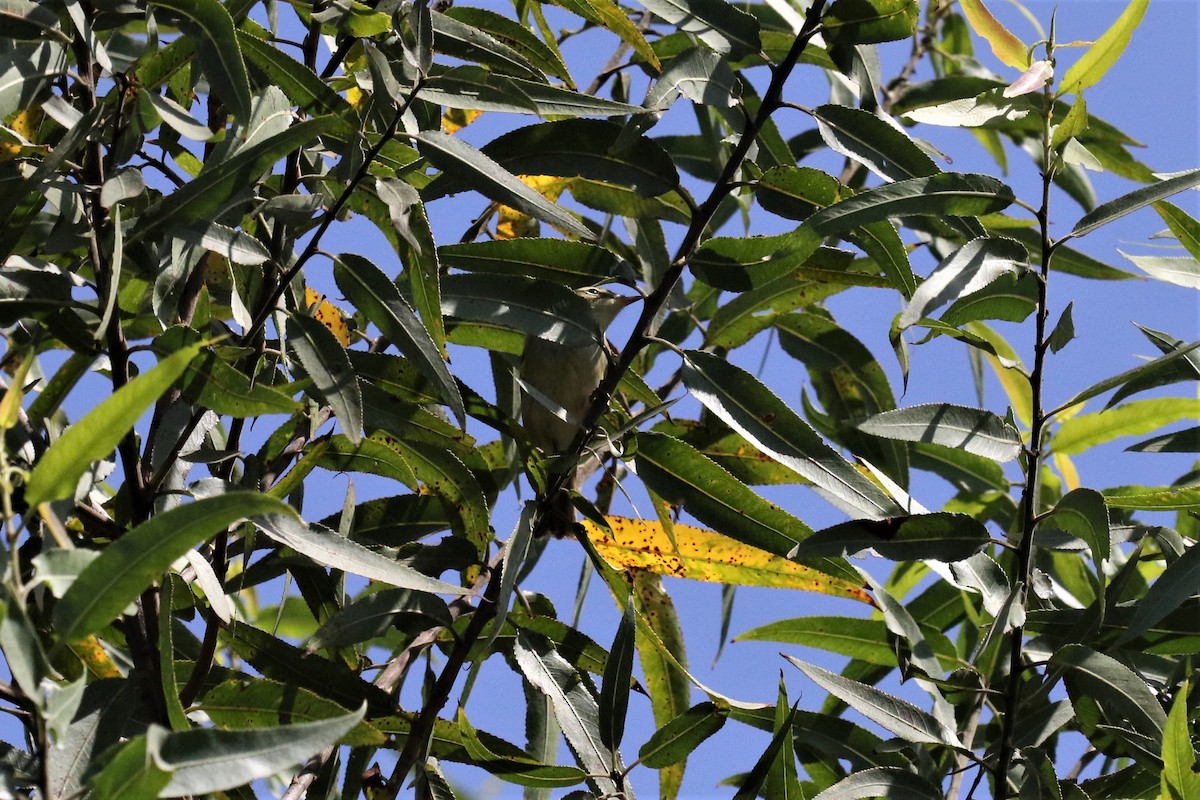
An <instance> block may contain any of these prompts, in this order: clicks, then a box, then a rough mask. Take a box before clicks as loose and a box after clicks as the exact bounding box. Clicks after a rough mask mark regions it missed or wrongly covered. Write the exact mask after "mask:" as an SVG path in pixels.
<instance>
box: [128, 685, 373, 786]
mask: <svg viewBox="0 0 1200 800" xmlns="http://www.w3.org/2000/svg"><path fill="white" fill-rule="evenodd" d="M365 711H366V706H365V705H364V706H363V707H361V708H359V710H358V711H352V712H350V713H349V714H344V715H341V716H338V717H332V718H329V719H323V720H319V721H317V722H302V723H298V724H295V725H280V726H278V727H273V728H262V729H253V730H242V731H221V730H214V729H212V728H201V729H197V730H190V731H181V732H177V733H171V732H169V731H168V730H167V729H165V728H160V727H159V726H157V725H151V726H150V729H149V730H148V731H147V732H146V745H147V748H146V749H147V750H148V752H149V754H150V758H151V760H152V761H153V763H154V765H155V766H157V767H158V768H159V769H161V770H164V771H166V772H168V773H170V775H171V780H170V782H169V783H168V784H167V786H166V788H164V789H163V790H162V791H161V793H160V796H162V797H181V796H183V795H195V794H203V793H205V792H219V791H221V790H223V789H233V788H235V787H237V786H241V785H243V784H247V783H250V782H251V781H255V780H258V779H260V778H266V777H268V776H270V775H274V774H275V773H277V772H281V771H282V770H284V769H286V768H288V767H291V766H294V765H296V764H300V763H303V762H304V761H306V760H307V759H308V758H309V757H311V756H314V755H316V754H317V753H319V752H320V751H321V750H324V749H325V748H326V747H328V746H330V745H332V744H334V743H336V742H337V741H338V740H340V739H341V738H342V737H343V736H344V735H345V734H346V733H347V732H348V731H350V729H352V728H353V727H354V726H355V725H357V724H359V722H361V721H362V718H363V714H364V713H365Z"/></svg>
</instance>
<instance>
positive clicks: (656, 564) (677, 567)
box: [583, 517, 872, 603]
mask: <svg viewBox="0 0 1200 800" xmlns="http://www.w3.org/2000/svg"><path fill="white" fill-rule="evenodd" d="M605 519H606V520H607V521H608V524H609V526H610V527H611V528H612V537H613V538H609V537H608V536H607V535H606V534H605V533H604V531H603V530H601V529H600V527H599V526H597V525H596V524H594V523H592V522H589V521H587V520H585V521H584V523H583V526H584V529H585V530H586V531H587V535H588V539H590V540H591V542H592V544H593V545H594V546H595V547H596V550H597V551H598V552H599V553H600V555H601V556H603V557H604V560H605V561H607V562H608V563H609V564H612V565H613V567H615V568H617V569H621V570H631V569H635V570H636V569H641V570H646V571H647V572H653V573H655V574H658V575H671V576H674V577H676V578H690V579H691V580H697V581H714V582H718V583H730V584H736V585H738V586H769V587H773V588H778V589H800V590H803V591H809V592H820V593H821V594H831V595H835V596H837V597H849V598H851V599H854V600H861V601H862V602H864V603H871V602H872V601H871V596H870V595H869V594H868V593H867V592H866V591H865V590H864V589H863V588H862V587H861V586H858V585H855V584H853V583H850V582H849V581H845V580H842V579H840V578H833V577H830V576H829V575H826V574H824V573H822V572H818V571H817V570H815V569H812V568H810V567H805V566H801V565H800V564H796V563H794V562H792V561H788V560H787V559H786V558H783V557H781V556H776V555H772V554H771V553H768V552H767V551H765V550H759V549H758V548H757V547H751V546H749V545H746V544H742V543H741V542H739V541H736V540H734V539H730V538H729V537H727V536H722V535H720V534H718V533H715V532H713V531H710V530H705V529H704V528H696V527H693V526H691V525H680V524H675V525H674V526H673V527H674V532H675V544H674V546H672V543H671V539H670V537H668V536H667V532H666V531H665V530H664V529H663V526H662V523H659V522H650V521H647V520H641V519H630V518H629V517H605Z"/></svg>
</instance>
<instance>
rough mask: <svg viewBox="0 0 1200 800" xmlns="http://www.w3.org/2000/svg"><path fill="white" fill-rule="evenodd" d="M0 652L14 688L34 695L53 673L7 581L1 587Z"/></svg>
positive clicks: (31, 625) (39, 642)
mask: <svg viewBox="0 0 1200 800" xmlns="http://www.w3.org/2000/svg"><path fill="white" fill-rule="evenodd" d="M0 652H3V654H4V661H5V664H6V666H7V667H8V672H9V674H10V675H11V676H12V678H13V682H14V683H15V684H16V687H17V688H18V689H20V690H21V691H22V692H24V693H25V694H26V696H28V697H37V696H38V693H39V692H42V691H43V689H42V681H43V680H45V679H47V678H48V677H50V675H51V674H52V672H51V668H50V662H49V661H48V660H47V658H46V653H45V652H44V651H43V649H42V642H41V639H40V638H39V636H38V632H37V629H36V628H34V626H33V623H32V622H31V621H30V619H29V616H28V615H27V614H26V613H25V609H24V608H23V607H22V604H21V603H20V601H19V600H18V599H17V598H16V597H15V596H14V595H13V593H12V589H11V588H9V586H8V585H7V584H5V585H3V586H2V587H0Z"/></svg>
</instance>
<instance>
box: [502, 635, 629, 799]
mask: <svg viewBox="0 0 1200 800" xmlns="http://www.w3.org/2000/svg"><path fill="white" fill-rule="evenodd" d="M513 652H514V655H515V657H516V662H517V666H518V667H519V668H520V670H521V673H522V674H523V675H524V676H525V678H526V680H528V681H529V682H530V683H531V684H533V686H534V687H535V688H536V689H537V690H538V691H540V692H541V693H542V694H544V695H546V696H547V697H549V698H550V703H551V704H552V705H553V707H554V716H555V718H556V719H557V720H558V724H559V726H560V727H561V728H562V732H563V736H565V737H566V740H567V744H568V745H569V746H570V748H571V752H573V753H574V754H575V758H576V759H577V760H578V761H579V765H580V766H581V767H582V768H583V769H584V770H585V771H586V772H587V773H588V774H589V775H591V776H592V777H591V780H590V782H592V783H595V785H596V786H597V787H598V788H599V789H600V791H601V792H603V793H605V794H607V793H611V792H617V791H619V790H620V787H618V785H617V783H616V782H615V781H614V780H613V779H612V778H611V777H609V776H610V775H611V774H612V772H613V770H619V769H621V759H620V756H619V755H618V754H617V753H616V752H614V751H613V750H612V749H611V748H609V747H607V746H605V745H604V743H603V742H602V741H601V739H600V727H599V719H598V715H599V704H598V702H597V698H596V695H595V689H594V688H593V687H592V685H591V681H589V680H587V679H586V678H584V677H583V676H581V675H580V674H579V673H578V672H576V670H575V669H574V668H573V667H572V666H571V665H570V664H568V663H567V661H566V660H565V659H564V658H563V657H562V656H561V655H559V654H558V652H557V651H556V650H555V649H554V648H553V647H552V646H551V645H550V644H549V643H548V642H547V641H546V640H544V639H541V638H540V637H533V636H530V634H528V633H526V632H525V631H520V632H518V633H517V639H516V642H515V643H514V645H513Z"/></svg>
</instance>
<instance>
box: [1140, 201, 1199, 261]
mask: <svg viewBox="0 0 1200 800" xmlns="http://www.w3.org/2000/svg"><path fill="white" fill-rule="evenodd" d="M1152 205H1153V206H1154V210H1155V211H1157V212H1158V215H1159V216H1160V217H1162V218H1163V222H1165V223H1167V227H1168V228H1169V229H1170V231H1171V233H1172V234H1174V236H1175V238H1176V239H1178V240H1179V243H1180V244H1181V245H1183V248H1184V249H1185V250H1187V251H1188V252H1189V253H1191V255H1192V258H1195V259H1197V260H1200V222H1197V221H1196V220H1195V219H1194V218H1192V217H1191V216H1189V215H1188V213H1187V212H1186V211H1184V210H1183V209H1182V208H1179V207H1178V206H1174V205H1171V204H1170V203H1168V202H1167V201H1166V200H1159V201H1158V202H1157V203H1153V204H1152Z"/></svg>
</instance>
